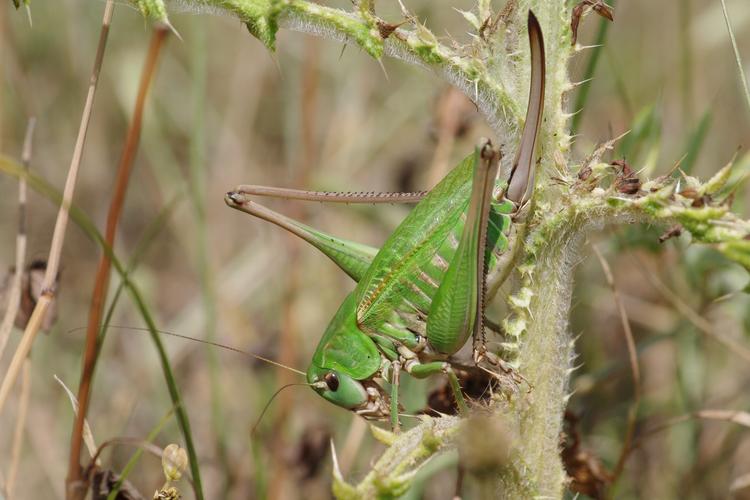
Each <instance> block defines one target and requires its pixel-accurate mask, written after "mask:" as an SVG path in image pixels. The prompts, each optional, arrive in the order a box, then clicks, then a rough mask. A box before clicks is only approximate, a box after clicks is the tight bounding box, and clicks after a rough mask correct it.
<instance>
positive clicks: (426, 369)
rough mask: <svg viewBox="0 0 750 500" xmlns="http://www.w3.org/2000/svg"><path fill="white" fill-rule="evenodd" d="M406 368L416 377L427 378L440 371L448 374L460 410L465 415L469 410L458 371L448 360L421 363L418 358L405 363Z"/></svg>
mask: <svg viewBox="0 0 750 500" xmlns="http://www.w3.org/2000/svg"><path fill="white" fill-rule="evenodd" d="M404 368H405V369H406V372H407V373H409V374H410V375H412V376H413V377H415V378H427V377H429V376H431V375H435V374H438V373H444V374H446V375H447V376H448V383H450V386H451V390H452V391H453V397H455V398H456V403H457V404H458V410H459V412H460V413H461V414H463V415H466V414H467V413H468V412H469V407H468V406H466V400H464V395H463V393H462V392H461V386H460V385H459V383H458V377H457V376H456V372H455V371H453V367H452V366H451V364H450V363H448V362H447V361H433V362H431V363H420V362H419V361H417V360H409V361H407V362H406V364H405V365H404Z"/></svg>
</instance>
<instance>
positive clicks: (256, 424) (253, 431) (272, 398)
mask: <svg viewBox="0 0 750 500" xmlns="http://www.w3.org/2000/svg"><path fill="white" fill-rule="evenodd" d="M297 385H304V386H311V385H312V384H302V383H295V384H286V385H282V386H281V387H280V388H278V389H277V390H276V392H274V393H273V396H271V399H269V400H268V403H266V406H264V407H263V410H262V411H261V412H260V416H259V417H258V420H257V421H256V422H255V425H253V428H252V429H250V436H251V437H252V436H254V435H255V430H256V429H257V428H258V425H260V421H261V420H263V415H265V414H266V410H268V407H269V406H271V403H273V400H274V399H276V396H278V395H279V394H280V393H281V391H283V390H284V389H288V388H290V387H294V386H297Z"/></svg>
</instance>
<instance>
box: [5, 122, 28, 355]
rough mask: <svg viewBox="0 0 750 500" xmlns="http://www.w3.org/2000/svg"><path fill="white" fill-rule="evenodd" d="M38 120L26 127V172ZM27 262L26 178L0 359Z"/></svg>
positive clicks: (20, 191)
mask: <svg viewBox="0 0 750 500" xmlns="http://www.w3.org/2000/svg"><path fill="white" fill-rule="evenodd" d="M35 122H36V120H35V119H34V118H31V119H30V120H29V123H28V125H27V126H26V137H25V139H24V141H23V152H22V153H21V163H22V164H23V168H24V170H26V171H28V170H29V164H30V163H31V145H32V137H33V135H34V124H35ZM25 260H26V177H20V178H19V179H18V233H17V234H16V267H15V272H14V274H13V283H12V284H11V287H10V291H9V299H8V307H7V309H5V316H4V317H3V322H2V324H0V359H2V357H3V351H5V346H6V345H7V343H8V339H9V338H10V332H11V331H12V330H13V323H14V322H15V319H16V314H18V306H19V305H20V303H21V282H22V279H23V268H24V262H25Z"/></svg>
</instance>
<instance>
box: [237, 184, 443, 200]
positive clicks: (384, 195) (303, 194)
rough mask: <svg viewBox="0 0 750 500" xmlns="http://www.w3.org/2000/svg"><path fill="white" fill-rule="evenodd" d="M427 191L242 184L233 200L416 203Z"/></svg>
mask: <svg viewBox="0 0 750 500" xmlns="http://www.w3.org/2000/svg"><path fill="white" fill-rule="evenodd" d="M427 193H428V192H427V191H414V192H411V193H401V192H377V191H350V192H343V191H341V192H340V191H307V190H302V189H288V188H280V187H272V186H256V185H253V184H244V185H240V186H237V188H235V190H234V191H233V193H230V195H232V194H233V195H235V199H238V200H239V197H240V196H268V197H271V198H282V199H285V200H300V201H322V202H326V203H417V202H419V201H420V200H421V199H422V198H424V197H425V196H427Z"/></svg>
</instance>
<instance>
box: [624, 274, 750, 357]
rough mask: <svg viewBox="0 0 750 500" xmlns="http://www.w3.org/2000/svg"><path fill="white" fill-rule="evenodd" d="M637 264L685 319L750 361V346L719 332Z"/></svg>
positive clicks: (654, 276) (654, 275)
mask: <svg viewBox="0 0 750 500" xmlns="http://www.w3.org/2000/svg"><path fill="white" fill-rule="evenodd" d="M636 265H637V267H638V269H640V270H641V273H642V274H643V276H645V278H646V279H647V280H648V281H649V282H650V283H651V284H652V285H653V286H654V288H656V289H657V290H658V291H659V293H661V295H662V296H663V297H664V298H665V299H666V300H667V301H668V302H670V303H671V304H672V306H673V307H674V308H675V309H677V311H679V313H680V314H682V315H683V316H684V317H685V319H687V320H688V321H690V322H691V323H692V324H693V326H695V327H696V328H697V329H698V330H699V331H701V332H702V333H704V334H705V335H707V336H709V337H711V338H713V339H714V340H716V341H717V342H719V343H720V344H722V345H724V346H725V347H726V348H727V349H729V350H730V351H731V352H733V353H735V354H736V355H738V356H740V357H741V358H742V359H744V360H746V361H750V348H748V347H747V346H745V345H743V344H742V343H741V342H740V341H739V340H737V339H733V338H732V337H729V336H727V335H725V334H723V333H721V332H719V331H718V330H716V329H715V328H714V327H713V326H711V323H709V322H708V321H706V320H705V319H703V317H701V315H700V314H698V313H697V312H695V311H693V309H692V308H691V307H690V306H689V305H688V304H687V303H685V302H684V301H683V300H682V299H681V298H680V297H679V296H678V295H677V294H676V293H674V292H673V291H672V290H670V288H669V287H668V286H667V285H665V284H664V283H663V282H662V281H661V280H660V279H659V278H658V277H657V276H656V274H654V273H650V272H648V271H646V267H645V264H644V263H643V262H639V263H637V264H636Z"/></svg>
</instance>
